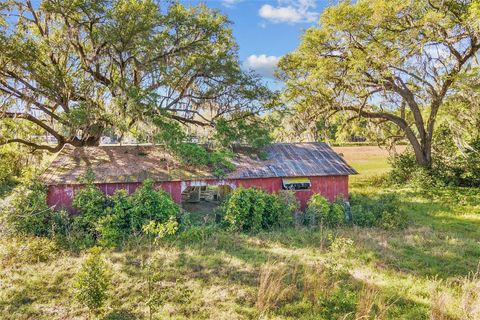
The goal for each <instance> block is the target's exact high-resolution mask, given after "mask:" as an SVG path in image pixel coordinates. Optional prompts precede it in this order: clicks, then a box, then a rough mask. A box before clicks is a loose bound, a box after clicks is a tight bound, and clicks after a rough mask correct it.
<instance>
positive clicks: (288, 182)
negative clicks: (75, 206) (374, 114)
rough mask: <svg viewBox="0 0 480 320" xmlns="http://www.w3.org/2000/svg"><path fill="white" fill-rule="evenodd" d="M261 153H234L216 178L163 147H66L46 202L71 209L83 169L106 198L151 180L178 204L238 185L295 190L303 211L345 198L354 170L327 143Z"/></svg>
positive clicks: (215, 197)
mask: <svg viewBox="0 0 480 320" xmlns="http://www.w3.org/2000/svg"><path fill="white" fill-rule="evenodd" d="M262 154H264V155H266V157H265V158H266V159H265V160H261V159H260V158H259V157H258V155H256V154H253V153H252V152H251V150H250V151H248V149H243V150H237V152H236V154H235V157H234V160H233V162H234V164H235V165H236V169H235V170H234V171H233V172H230V173H229V174H227V175H226V176H225V177H222V178H218V177H215V176H214V175H213V174H212V172H211V170H209V168H208V167H191V166H190V167H189V166H186V165H182V164H181V163H180V162H179V161H178V160H176V158H175V157H174V156H172V155H171V154H170V153H168V152H167V151H166V150H165V149H164V148H163V147H161V146H153V145H135V146H133V145H129V146H99V147H83V148H64V150H63V151H61V152H60V153H59V154H58V156H57V157H56V159H55V160H54V161H53V162H52V164H51V165H50V167H49V169H48V170H47V171H46V172H45V174H44V180H45V183H46V184H47V186H48V204H49V205H50V206H55V207H56V208H57V209H58V208H65V209H67V210H69V211H72V199H73V196H74V194H75V192H76V191H77V190H78V189H80V188H81V187H82V184H81V183H80V182H79V178H80V177H81V176H82V175H83V174H84V173H85V172H86V170H87V168H91V169H92V170H93V172H94V173H95V181H94V183H95V184H96V185H97V186H98V187H99V188H100V189H101V190H102V191H103V192H105V193H106V194H108V195H111V194H113V193H114V192H115V190H118V189H126V190H127V191H128V192H130V193H131V192H133V191H135V189H136V188H137V187H138V186H139V185H140V184H141V183H142V181H143V180H145V179H147V178H150V179H153V180H154V181H155V183H156V186H157V187H159V188H162V189H164V190H165V191H167V192H168V193H170V194H171V195H172V198H173V199H174V200H175V201H176V202H177V203H197V202H218V201H219V200H221V199H222V198H223V196H224V195H225V194H226V193H228V191H229V190H231V189H234V188H237V187H240V186H243V187H257V188H261V189H264V190H266V191H268V192H275V191H278V190H282V189H290V190H294V191H295V194H296V196H297V198H298V200H299V201H300V203H301V205H302V208H304V207H305V205H306V203H307V201H308V199H309V198H310V197H311V195H312V194H314V193H320V194H321V195H323V196H324V197H326V198H327V199H329V200H330V201H333V200H334V199H335V198H336V197H337V196H340V195H343V196H344V198H347V199H348V176H349V175H351V174H356V171H355V170H354V169H353V168H352V167H350V166H349V165H348V164H347V163H346V162H345V161H344V160H343V159H342V158H341V157H340V156H339V155H338V154H337V153H335V151H333V150H332V149H331V148H330V147H329V146H328V145H327V144H325V143H277V144H271V145H268V146H266V147H265V148H264V150H262ZM262 158H263V157H262Z"/></svg>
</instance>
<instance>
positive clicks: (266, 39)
mask: <svg viewBox="0 0 480 320" xmlns="http://www.w3.org/2000/svg"><path fill="white" fill-rule="evenodd" d="M182 2H183V3H184V4H185V5H195V4H198V3H200V2H201V3H205V4H206V5H207V6H208V7H211V8H216V9H219V10H220V11H221V12H223V13H224V14H225V15H227V17H228V18H229V19H230V21H231V22H232V29H233V35H234V37H235V39H236V41H237V43H238V45H239V56H240V60H241V61H242V65H243V67H244V68H246V69H252V70H255V71H256V72H257V73H258V74H260V75H261V76H263V77H264V79H265V80H266V82H267V83H268V84H269V85H271V86H273V87H278V86H281V84H279V83H278V82H276V81H274V80H273V71H274V69H275V66H276V63H277V62H278V60H279V59H280V57H281V56H283V55H284V54H286V53H288V52H290V51H293V50H295V48H296V47H297V46H298V44H299V43H300V38H301V35H302V33H303V31H304V30H305V29H307V28H309V27H311V26H314V25H316V24H317V22H318V17H319V14H320V12H321V11H322V10H323V9H325V7H327V6H328V5H329V4H331V3H332V0H271V1H269V0H182Z"/></svg>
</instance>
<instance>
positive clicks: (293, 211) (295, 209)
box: [277, 190, 303, 225]
mask: <svg viewBox="0 0 480 320" xmlns="http://www.w3.org/2000/svg"><path fill="white" fill-rule="evenodd" d="M277 197H278V200H279V201H280V203H281V205H282V209H283V210H284V211H285V212H287V213H289V214H290V217H293V218H292V221H293V222H294V223H295V225H301V224H303V216H302V214H301V212H300V202H299V201H298V199H297V197H296V195H295V191H293V190H280V191H278V192H277ZM285 216H286V214H285Z"/></svg>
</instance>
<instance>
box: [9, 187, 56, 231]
mask: <svg viewBox="0 0 480 320" xmlns="http://www.w3.org/2000/svg"><path fill="white" fill-rule="evenodd" d="M51 216H52V210H51V209H50V208H49V207H48V205H47V190H46V188H45V187H44V186H43V185H42V184H40V183H38V182H32V183H29V184H26V185H22V186H20V187H18V188H17V189H16V190H15V193H14V195H13V196H12V200H11V205H10V208H9V210H8V212H7V217H6V219H7V223H8V225H9V226H10V227H11V229H12V231H13V232H14V233H17V234H24V235H34V236H47V235H49V233H50V230H51V228H50V224H51V221H50V220H51Z"/></svg>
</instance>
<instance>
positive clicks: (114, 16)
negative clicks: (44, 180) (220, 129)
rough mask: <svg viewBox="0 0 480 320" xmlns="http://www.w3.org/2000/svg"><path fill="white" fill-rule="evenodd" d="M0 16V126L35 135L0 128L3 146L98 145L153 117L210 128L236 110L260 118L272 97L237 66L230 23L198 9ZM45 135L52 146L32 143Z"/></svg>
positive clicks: (28, 8) (85, 5) (14, 11)
mask: <svg viewBox="0 0 480 320" xmlns="http://www.w3.org/2000/svg"><path fill="white" fill-rule="evenodd" d="M1 10H2V11H1V16H0V18H1V20H2V21H3V23H2V25H1V29H0V45H1V47H2V51H1V52H0V101H1V104H0V122H2V123H3V122H4V121H7V120H9V119H10V120H13V121H14V123H15V124H16V125H18V126H25V124H30V125H31V126H33V128H34V129H35V130H36V132H35V134H30V135H22V136H19V135H16V134H11V132H10V133H8V132H0V134H1V135H0V144H5V143H23V144H26V145H28V146H30V147H33V148H34V149H44V150H48V151H52V152H54V151H58V150H59V149H61V148H62V146H63V145H64V144H66V143H69V144H72V145H74V146H84V145H96V144H98V143H99V140H100V137H101V136H102V134H103V133H105V132H115V133H116V134H119V135H122V134H124V133H126V132H129V131H130V130H132V129H134V128H135V126H136V125H138V124H141V123H143V124H147V125H148V124H151V119H152V118H153V117H155V116H158V115H161V116H162V117H164V116H166V117H168V118H169V119H171V120H174V121H177V122H179V123H181V124H184V125H196V126H210V127H214V126H215V120H216V119H218V118H220V117H221V118H231V115H232V114H235V113H237V112H239V111H242V114H244V115H245V114H249V115H254V114H257V113H258V112H259V111H261V110H262V108H264V107H265V106H266V105H267V103H266V102H267V101H269V100H270V98H271V92H270V91H269V90H268V89H267V88H265V87H263V86H262V85H259V81H258V78H257V77H256V76H255V75H253V74H247V73H244V72H243V71H242V70H241V69H240V66H239V63H238V57H237V45H236V43H235V41H234V40H233V37H232V33H231V29H230V28H229V24H230V22H229V21H228V20H227V18H226V17H225V16H223V15H221V14H220V13H219V12H217V11H214V10H211V9H208V8H207V7H206V6H204V5H199V6H194V7H189V8H187V7H184V6H183V5H181V4H179V3H175V2H174V3H164V2H158V3H157V2H156V1H153V0H147V1H140V0H136V1H124V0H106V1H103V0H93V1H83V0H78V1H68V2H65V1H59V0H43V1H42V2H41V3H40V4H39V6H38V7H36V6H34V5H33V4H32V2H31V1H30V0H27V1H9V2H7V3H6V4H4V5H3V6H2V8H1ZM7 17H8V19H7ZM45 134H48V135H50V136H52V137H54V138H55V140H56V141H57V145H55V146H53V145H47V144H42V143H40V142H38V141H35V140H33V138H32V137H35V136H38V135H45Z"/></svg>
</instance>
